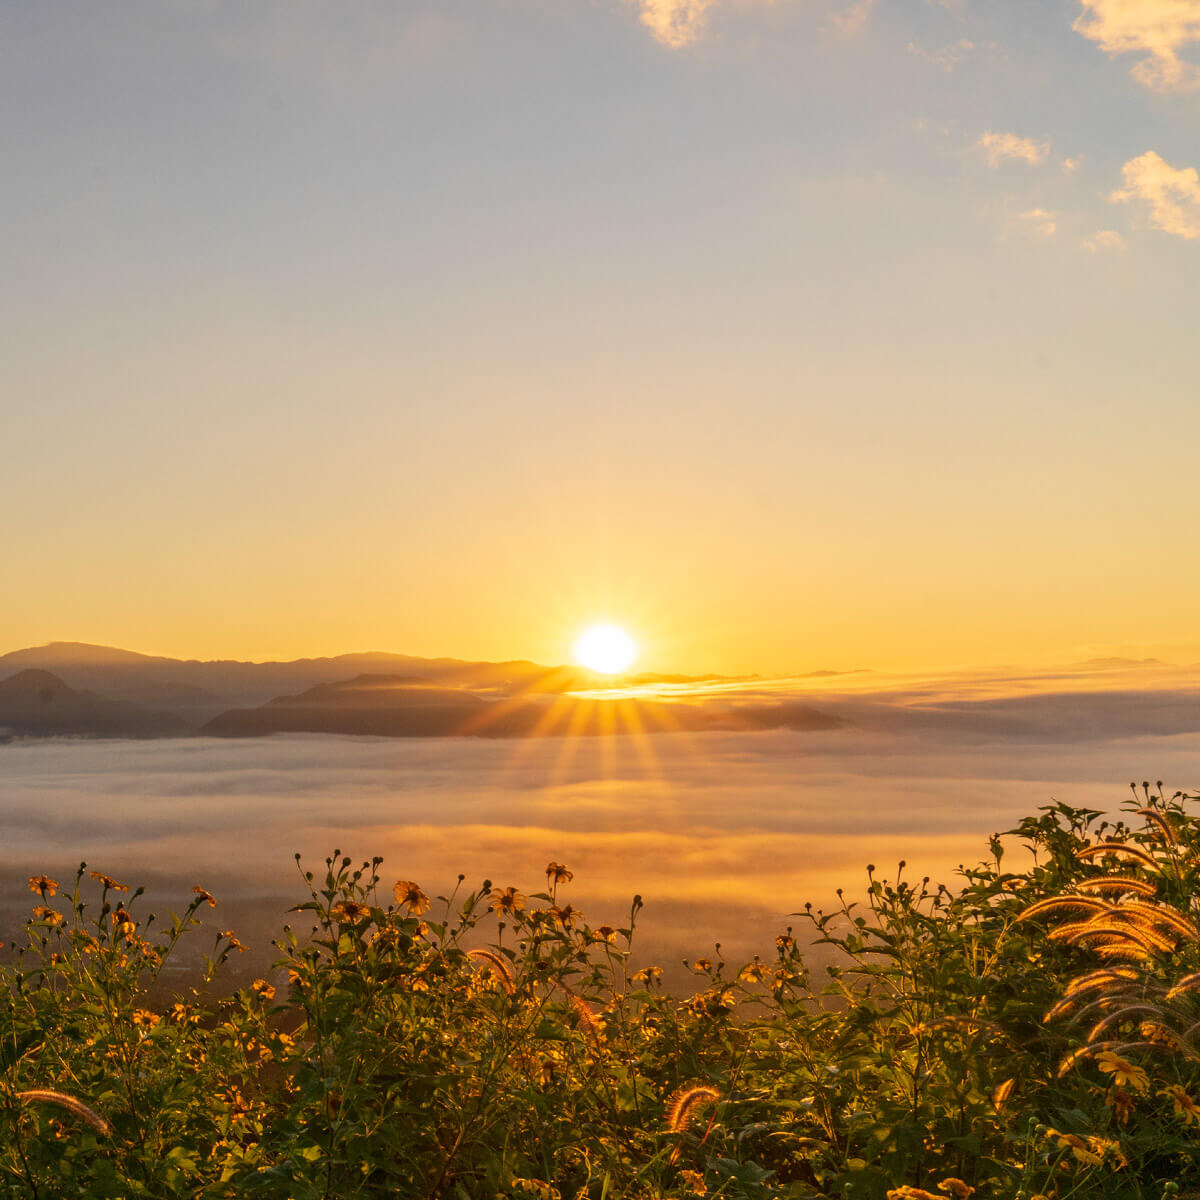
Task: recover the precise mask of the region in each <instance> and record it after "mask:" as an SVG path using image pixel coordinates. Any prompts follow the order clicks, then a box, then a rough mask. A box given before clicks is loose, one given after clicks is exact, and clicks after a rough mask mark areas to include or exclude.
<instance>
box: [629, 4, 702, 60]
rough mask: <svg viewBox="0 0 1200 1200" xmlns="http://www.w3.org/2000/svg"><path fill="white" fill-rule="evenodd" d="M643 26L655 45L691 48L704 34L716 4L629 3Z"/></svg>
mask: <svg viewBox="0 0 1200 1200" xmlns="http://www.w3.org/2000/svg"><path fill="white" fill-rule="evenodd" d="M630 2H631V3H633V4H636V5H637V7H638V10H639V13H638V16H639V19H640V20H641V22H642V24H643V25H645V26H646V28H647V29H649V30H650V32H651V34H652V35H653V36H654V38H655V40H656V41H659V42H662V44H663V45H664V46H670V47H672V48H673V49H678V48H679V47H681V46H689V45H691V43H692V42H694V41H696V40H697V39H698V38H699V37H700V35H701V34H702V33H703V32H704V30H705V26H706V24H707V19H708V10H709V9H710V8H711V7H712V6H713V3H714V0H630Z"/></svg>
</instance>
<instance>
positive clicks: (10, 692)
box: [0, 668, 188, 738]
mask: <svg viewBox="0 0 1200 1200" xmlns="http://www.w3.org/2000/svg"><path fill="white" fill-rule="evenodd" d="M187 730H188V723H187V722H186V721H185V720H183V718H181V717H179V716H176V715H175V714H174V713H169V712H161V711H158V710H156V709H152V708H146V707H143V706H142V705H140V704H133V703H131V702H129V701H126V700H112V699H109V698H107V697H105V696H97V695H94V694H93V693H91V692H84V691H76V690H75V689H74V688H71V687H68V686H67V684H66V683H65V682H63V680H62V679H60V678H59V677H58V676H57V675H54V674H52V673H51V672H50V671H43V670H38V669H33V668H30V669H27V670H24V671H18V672H17V673H16V674H15V675H11V676H9V677H7V678H5V679H0V733H5V734H7V735H9V736H12V735H16V736H21V737H50V736H66V735H70V736H89V737H139V738H140V737H167V736H170V735H172V734H180V733H185V732H187Z"/></svg>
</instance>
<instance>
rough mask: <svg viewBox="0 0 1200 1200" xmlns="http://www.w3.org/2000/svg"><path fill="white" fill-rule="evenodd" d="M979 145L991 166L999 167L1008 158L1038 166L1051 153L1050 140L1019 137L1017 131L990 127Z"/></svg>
mask: <svg viewBox="0 0 1200 1200" xmlns="http://www.w3.org/2000/svg"><path fill="white" fill-rule="evenodd" d="M978 145H979V148H980V149H981V150H982V151H983V153H984V156H985V157H986V158H987V163H988V166H989V167H998V166H999V165H1000V164H1001V163H1002V162H1004V161H1006V160H1008V159H1012V160H1015V161H1016V162H1025V163H1029V164H1030V165H1031V166H1036V165H1037V164H1038V163H1040V162H1045V160H1046V156H1047V155H1048V154H1049V153H1050V143H1049V141H1041V142H1035V141H1034V140H1033V139H1032V138H1024V137H1018V136H1017V135H1016V134H1015V133H993V132H992V131H991V130H990V129H989V130H988V132H987V133H985V134H984V135H983V137H981V138H980V139H979V142H978Z"/></svg>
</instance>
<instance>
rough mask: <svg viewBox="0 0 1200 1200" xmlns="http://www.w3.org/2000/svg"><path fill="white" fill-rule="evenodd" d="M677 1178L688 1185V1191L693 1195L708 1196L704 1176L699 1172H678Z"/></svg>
mask: <svg viewBox="0 0 1200 1200" xmlns="http://www.w3.org/2000/svg"><path fill="white" fill-rule="evenodd" d="M679 1178H680V1179H682V1180H683V1182H684V1183H686V1184H687V1185H688V1189H689V1190H690V1191H691V1192H693V1193H694V1194H695V1195H697V1196H707V1195H708V1188H707V1187H706V1186H705V1184H704V1176H703V1175H701V1174H700V1172H699V1171H680V1172H679Z"/></svg>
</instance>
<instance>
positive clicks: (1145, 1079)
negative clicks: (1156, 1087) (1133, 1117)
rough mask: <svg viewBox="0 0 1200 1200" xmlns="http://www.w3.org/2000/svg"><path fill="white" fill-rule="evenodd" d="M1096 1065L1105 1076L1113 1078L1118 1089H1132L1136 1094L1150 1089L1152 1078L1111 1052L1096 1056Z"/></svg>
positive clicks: (1106, 1051) (1102, 1052)
mask: <svg viewBox="0 0 1200 1200" xmlns="http://www.w3.org/2000/svg"><path fill="white" fill-rule="evenodd" d="M1096 1065H1097V1066H1098V1067H1099V1068H1100V1070H1102V1071H1103V1072H1104V1073H1105V1074H1107V1075H1111V1076H1112V1077H1113V1083H1114V1084H1116V1085H1117V1086H1118V1087H1131V1088H1133V1090H1134V1091H1135V1092H1144V1091H1146V1090H1147V1089H1148V1088H1149V1087H1150V1077H1149V1076H1148V1075H1147V1074H1146V1072H1145V1071H1143V1070H1142V1068H1141V1067H1136V1066H1134V1065H1133V1063H1131V1062H1129V1061H1127V1060H1126V1059H1124V1058H1122V1057H1121V1056H1120V1055H1119V1054H1115V1053H1113V1051H1111V1050H1102V1051H1101V1052H1100V1053H1099V1054H1098V1055H1096Z"/></svg>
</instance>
